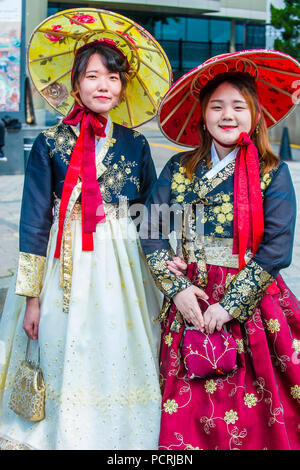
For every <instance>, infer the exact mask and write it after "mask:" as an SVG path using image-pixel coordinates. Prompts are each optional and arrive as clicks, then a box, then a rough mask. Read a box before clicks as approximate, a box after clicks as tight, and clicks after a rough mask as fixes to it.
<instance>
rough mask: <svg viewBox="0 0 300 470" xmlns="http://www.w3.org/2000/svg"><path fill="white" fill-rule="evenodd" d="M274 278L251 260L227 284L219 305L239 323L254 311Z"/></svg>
mask: <svg viewBox="0 0 300 470" xmlns="http://www.w3.org/2000/svg"><path fill="white" fill-rule="evenodd" d="M273 281H274V278H273V277H272V276H271V275H270V274H269V273H268V272H267V271H265V270H264V269H263V268H262V267H261V266H260V265H259V264H257V263H256V262H255V261H254V260H251V261H250V263H249V264H247V266H245V267H244V268H243V269H242V270H241V271H240V272H239V273H238V274H237V275H236V276H235V277H234V279H233V280H232V282H231V283H230V284H229V286H228V288H227V290H226V291H225V294H224V296H223V298H222V300H220V305H222V307H223V308H224V309H225V310H227V312H228V313H229V314H230V315H231V316H232V317H233V318H236V319H237V320H239V321H240V322H241V323H243V322H245V321H246V320H247V319H248V318H249V317H250V316H251V315H252V314H253V313H254V311H255V308H256V306H257V304H258V303H259V302H260V301H261V299H262V297H263V295H264V293H265V291H266V290H267V288H268V287H269V286H270V285H271V284H272V282H273Z"/></svg>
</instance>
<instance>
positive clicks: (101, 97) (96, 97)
mask: <svg viewBox="0 0 300 470" xmlns="http://www.w3.org/2000/svg"><path fill="white" fill-rule="evenodd" d="M95 99H96V100H103V101H108V100H110V98H109V97H108V96H95Z"/></svg>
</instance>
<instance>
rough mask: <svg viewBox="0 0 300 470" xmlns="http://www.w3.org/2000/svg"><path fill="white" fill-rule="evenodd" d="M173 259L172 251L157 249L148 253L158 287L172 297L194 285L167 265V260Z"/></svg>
mask: <svg viewBox="0 0 300 470" xmlns="http://www.w3.org/2000/svg"><path fill="white" fill-rule="evenodd" d="M168 260H172V254H171V251H168V250H156V251H154V252H153V253H149V254H148V255H146V261H147V263H148V266H149V268H150V270H151V273H152V276H153V278H154V281H155V283H156V285H157V287H158V288H159V289H160V290H161V291H162V293H163V294H164V295H165V296H166V297H168V298H169V299H171V298H172V297H173V296H174V295H175V294H177V293H178V292H181V291H182V290H184V289H186V288H188V287H190V286H191V285H192V283H191V281H190V280H189V279H188V278H187V277H185V276H175V274H173V273H171V272H170V271H169V269H168V268H167V266H166V262H167V261H168Z"/></svg>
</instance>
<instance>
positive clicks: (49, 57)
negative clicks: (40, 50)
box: [29, 50, 74, 64]
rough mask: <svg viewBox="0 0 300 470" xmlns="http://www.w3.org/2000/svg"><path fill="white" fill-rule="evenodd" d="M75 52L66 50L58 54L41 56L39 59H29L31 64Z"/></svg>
mask: <svg viewBox="0 0 300 470" xmlns="http://www.w3.org/2000/svg"><path fill="white" fill-rule="evenodd" d="M73 53H74V51H73V50H71V51H66V52H59V53H58V54H53V55H47V56H43V57H39V58H38V59H31V60H29V62H30V64H32V63H33V62H39V61H40V60H46V59H52V58H53V57H59V56H61V55H66V54H73Z"/></svg>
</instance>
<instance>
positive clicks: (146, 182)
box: [140, 136, 157, 204]
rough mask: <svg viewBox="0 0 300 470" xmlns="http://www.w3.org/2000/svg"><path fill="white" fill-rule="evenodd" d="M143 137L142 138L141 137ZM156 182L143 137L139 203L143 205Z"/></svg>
mask: <svg viewBox="0 0 300 470" xmlns="http://www.w3.org/2000/svg"><path fill="white" fill-rule="evenodd" d="M142 137H143V136H142ZM156 181H157V176H156V170H155V166H154V163H153V160H152V156H151V151H150V147H149V143H148V141H147V140H146V139H145V137H143V151H142V165H141V189H140V193H141V203H142V204H145V202H146V200H147V199H148V197H149V195H150V193H151V190H152V189H153V186H154V184H155V183H156Z"/></svg>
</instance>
